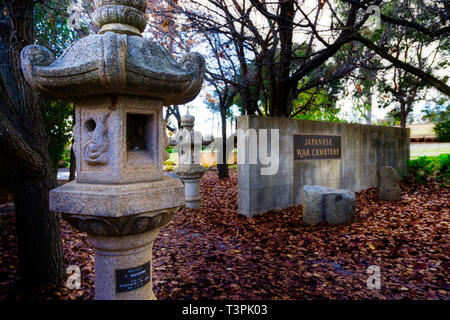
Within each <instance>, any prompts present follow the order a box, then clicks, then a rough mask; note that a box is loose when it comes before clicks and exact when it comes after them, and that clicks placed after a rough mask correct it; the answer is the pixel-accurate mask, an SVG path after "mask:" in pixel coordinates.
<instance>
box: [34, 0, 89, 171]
mask: <svg viewBox="0 0 450 320" xmlns="http://www.w3.org/2000/svg"><path fill="white" fill-rule="evenodd" d="M70 4H71V1H69V0H49V1H45V4H43V3H41V2H38V3H36V5H35V7H34V12H33V19H34V33H35V36H36V40H35V42H36V44H39V45H42V46H44V47H46V48H48V49H50V51H52V52H53V53H54V54H55V55H56V56H59V55H61V54H62V53H63V52H64V50H65V49H66V48H67V47H68V46H69V45H70V44H71V43H73V42H74V41H76V40H77V39H79V38H80V37H82V36H83V35H86V34H88V33H89V30H87V28H86V27H83V30H81V31H80V32H77V31H75V30H73V29H71V28H70V27H69V26H68V25H67V19H68V17H69V14H68V12H67V8H68V7H69V5H70ZM42 101H43V113H44V121H45V127H46V131H47V134H48V136H49V138H50V143H49V147H48V149H49V153H50V159H51V161H52V164H53V166H54V167H55V168H56V167H58V163H59V161H60V160H63V163H68V162H70V149H69V150H66V149H65V148H66V146H67V145H68V144H69V143H70V140H71V138H72V125H73V105H72V104H70V103H64V102H61V101H53V100H49V99H47V98H42Z"/></svg>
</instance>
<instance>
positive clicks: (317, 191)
mask: <svg viewBox="0 0 450 320" xmlns="http://www.w3.org/2000/svg"><path fill="white" fill-rule="evenodd" d="M303 192H304V202H303V222H304V223H305V224H308V225H311V224H318V223H321V222H327V223H329V224H345V223H350V222H351V221H352V220H353V216H354V214H355V208H356V197H355V193H354V192H352V191H350V190H339V189H332V188H327V187H322V186H304V187H303Z"/></svg>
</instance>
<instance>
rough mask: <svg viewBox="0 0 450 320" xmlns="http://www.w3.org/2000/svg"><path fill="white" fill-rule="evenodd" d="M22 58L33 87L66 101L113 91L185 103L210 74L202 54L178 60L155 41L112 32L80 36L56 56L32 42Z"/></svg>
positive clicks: (164, 101) (26, 77)
mask: <svg viewBox="0 0 450 320" xmlns="http://www.w3.org/2000/svg"><path fill="white" fill-rule="evenodd" d="M21 61H22V70H23V73H24V75H25V79H26V80H27V82H28V83H29V84H30V85H31V86H32V87H33V88H35V89H37V90H39V91H41V92H45V93H46V94H47V95H49V96H51V97H54V98H60V99H65V100H73V99H75V98H76V97H83V96H92V95H100V94H109V93H112V94H133V95H139V96H147V97H152V98H156V99H160V100H162V101H163V103H164V105H170V104H185V103H187V102H189V101H191V100H193V99H194V98H195V97H196V96H197V95H198V93H199V92H200V90H201V86H202V82H203V78H204V72H205V61H204V58H203V57H202V56H201V55H200V54H198V53H188V54H186V55H185V56H184V57H182V58H181V60H180V61H179V62H177V61H175V59H174V58H173V57H172V56H171V55H170V54H169V53H168V52H167V50H166V49H164V47H162V46H160V45H158V44H156V43H155V42H153V41H150V40H147V39H144V38H142V37H141V36H137V35H127V34H120V33H116V32H111V31H108V32H106V33H104V34H92V35H89V36H87V37H84V38H81V39H79V40H78V41H77V42H75V43H73V44H72V45H71V46H69V47H68V49H67V50H66V51H65V52H64V53H63V54H62V55H61V56H60V57H59V58H57V59H56V58H55V57H54V55H53V54H52V53H51V52H50V51H49V50H48V49H46V48H45V47H42V46H39V45H30V46H27V47H25V48H24V49H23V50H22V53H21Z"/></svg>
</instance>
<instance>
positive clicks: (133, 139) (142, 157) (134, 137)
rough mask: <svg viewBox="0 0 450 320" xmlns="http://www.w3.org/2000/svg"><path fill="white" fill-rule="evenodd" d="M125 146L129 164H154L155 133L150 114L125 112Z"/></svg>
mask: <svg viewBox="0 0 450 320" xmlns="http://www.w3.org/2000/svg"><path fill="white" fill-rule="evenodd" d="M126 131H127V138H126V148H127V162H128V163H129V164H139V163H141V164H153V165H154V164H156V161H157V159H156V155H157V144H158V140H157V133H156V126H155V121H154V116H153V115H152V114H137V113H127V114H126Z"/></svg>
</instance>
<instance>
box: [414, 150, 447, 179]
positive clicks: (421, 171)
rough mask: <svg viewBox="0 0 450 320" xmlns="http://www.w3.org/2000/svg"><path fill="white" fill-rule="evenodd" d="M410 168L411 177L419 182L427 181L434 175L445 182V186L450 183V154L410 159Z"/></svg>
mask: <svg viewBox="0 0 450 320" xmlns="http://www.w3.org/2000/svg"><path fill="white" fill-rule="evenodd" d="M408 168H409V175H410V177H412V178H414V179H415V180H416V181H417V182H418V183H425V182H426V181H427V180H430V179H431V178H433V177H434V178H436V179H437V180H439V181H441V182H443V184H444V185H445V186H448V185H449V183H450V154H441V155H440V156H438V157H427V156H423V157H419V158H417V159H415V160H410V161H408Z"/></svg>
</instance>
